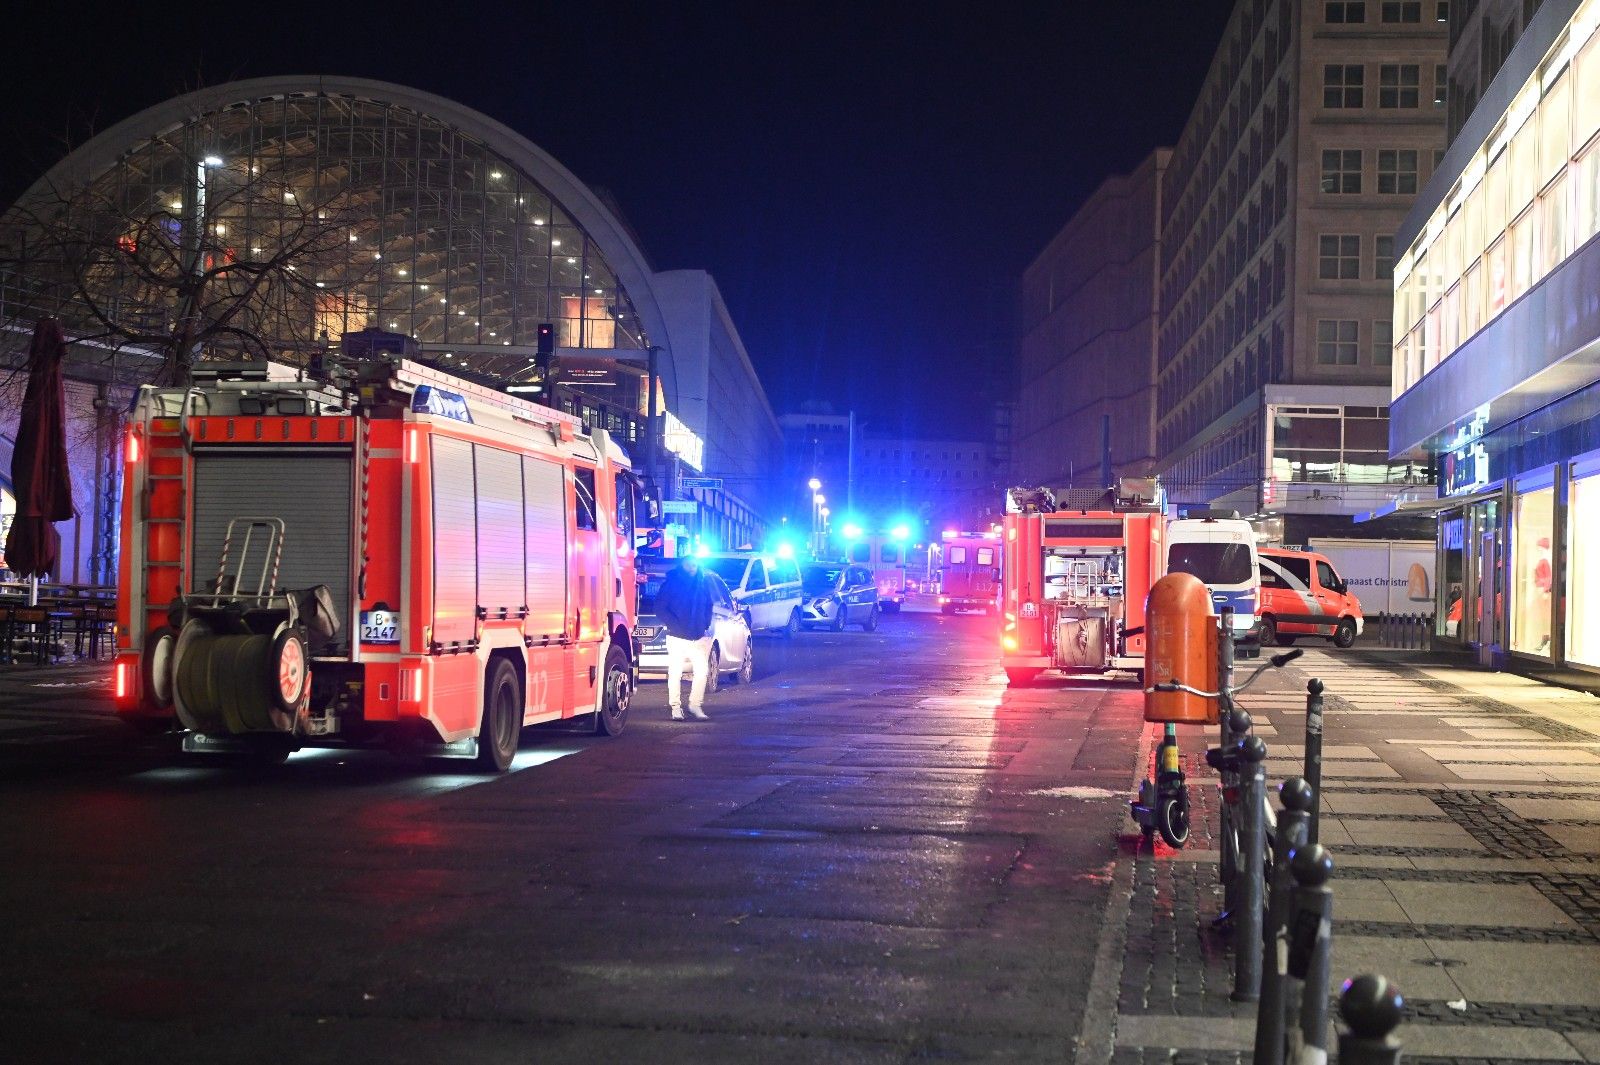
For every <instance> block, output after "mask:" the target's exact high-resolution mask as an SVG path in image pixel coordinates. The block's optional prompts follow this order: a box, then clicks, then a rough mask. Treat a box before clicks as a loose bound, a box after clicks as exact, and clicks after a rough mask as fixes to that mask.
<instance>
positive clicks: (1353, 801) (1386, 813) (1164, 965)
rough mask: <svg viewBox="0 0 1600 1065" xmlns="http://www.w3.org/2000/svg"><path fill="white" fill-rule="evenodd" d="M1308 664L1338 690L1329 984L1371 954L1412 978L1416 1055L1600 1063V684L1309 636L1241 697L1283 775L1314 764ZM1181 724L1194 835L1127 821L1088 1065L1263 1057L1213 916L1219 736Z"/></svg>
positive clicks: (1327, 811)
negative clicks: (1422, 659)
mask: <svg viewBox="0 0 1600 1065" xmlns="http://www.w3.org/2000/svg"><path fill="white" fill-rule="evenodd" d="M1247 665H1248V664H1247ZM1312 676H1317V677H1321V678H1322V679H1323V680H1324V681H1325V682H1326V684H1327V690H1328V698H1327V704H1326V713H1325V737H1324V748H1323V781H1324V796H1323V808H1322V809H1323V819H1322V828H1321V842H1322V843H1323V844H1324V845H1325V846H1328V847H1329V848H1330V849H1331V850H1332V852H1333V856H1334V861H1335V877H1334V881H1333V888H1334V954H1333V966H1332V970H1333V980H1334V985H1335V987H1337V985H1338V984H1339V983H1340V982H1342V981H1343V980H1344V979H1345V978H1346V977H1349V976H1354V975H1358V974H1360V973H1364V972H1376V973H1381V974H1383V975H1386V976H1388V977H1390V978H1391V979H1393V980H1394V981H1395V982H1396V983H1397V984H1398V985H1399V987H1400V988H1401V990H1402V992H1404V994H1405V996H1406V1000H1407V1017H1406V1021H1405V1023H1404V1024H1403V1025H1402V1026H1401V1028H1400V1031H1399V1035H1400V1036H1401V1038H1402V1041H1403V1043H1404V1046H1405V1056H1406V1059H1407V1060H1408V1061H1419V1060H1420V1061H1424V1062H1427V1061H1461V1062H1469V1061H1470V1062H1480V1061H1518V1062H1527V1061H1591V1062H1600V699H1595V698H1593V697H1591V696H1589V695H1586V694H1580V693H1575V692H1572V691H1568V690H1565V689H1560V688H1552V687H1549V686H1546V685H1542V684H1538V683H1535V682H1533V681H1529V680H1525V679H1522V678H1519V677H1514V676H1510V675H1507V674H1493V673H1481V672H1474V671H1468V670H1462V669H1453V668H1448V667H1440V666H1434V665H1427V666H1413V665H1411V664H1410V663H1408V662H1407V660H1406V656H1405V655H1404V654H1403V653H1395V652H1364V653H1354V654H1352V653H1344V654H1341V653H1338V652H1330V651H1326V650H1322V649H1316V648H1307V651H1306V654H1305V656H1304V657H1303V658H1301V659H1300V660H1299V661H1298V662H1296V663H1295V664H1294V665H1293V666H1291V667H1289V668H1287V669H1284V670H1278V671H1274V673H1273V674H1271V675H1269V676H1268V677H1263V678H1262V680H1261V682H1260V683H1258V684H1257V685H1255V686H1254V687H1253V688H1252V689H1251V691H1250V692H1248V693H1246V696H1245V697H1244V699H1243V700H1242V702H1243V703H1244V705H1245V708H1246V709H1248V710H1249V711H1250V712H1251V714H1252V715H1253V716H1254V718H1255V720H1256V722H1257V723H1258V724H1259V725H1261V727H1260V728H1259V729H1258V732H1259V734H1260V735H1261V736H1262V738H1263V739H1264V740H1266V742H1267V744H1268V747H1269V752H1270V754H1269V760H1268V763H1267V770H1268V784H1269V788H1271V789H1272V790H1273V791H1274V792H1275V790H1276V786H1277V784H1278V783H1280V782H1281V781H1282V780H1283V779H1284V778H1286V777H1289V776H1294V775H1297V774H1298V773H1299V772H1300V770H1301V762H1300V759H1301V757H1302V756H1303V748H1302V747H1301V746H1300V743H1301V742H1302V741H1303V735H1304V727H1305V709H1304V707H1305V682H1306V680H1307V679H1308V678H1310V677H1312ZM1158 730H1159V726H1149V727H1148V728H1147V734H1146V746H1145V750H1146V752H1148V750H1149V745H1150V743H1152V742H1153V741H1154V740H1153V738H1154V737H1155V736H1156V735H1158ZM1180 737H1181V742H1182V745H1183V749H1184V752H1185V756H1186V761H1187V768H1188V770H1189V772H1190V780H1191V794H1192V795H1193V796H1194V797H1195V798H1196V799H1198V800H1199V801H1198V804H1197V805H1198V808H1197V811H1196V815H1195V816H1196V825H1195V828H1194V832H1193V835H1192V838H1191V839H1190V842H1189V845H1188V847H1187V848H1185V849H1184V850H1183V851H1181V852H1177V853H1174V852H1172V851H1170V850H1168V849H1167V848H1165V847H1164V846H1162V845H1161V844H1159V843H1158V844H1157V850H1156V853H1155V854H1153V855H1152V854H1151V853H1149V852H1148V851H1143V852H1139V851H1138V837H1137V835H1136V834H1135V833H1134V831H1133V826H1132V823H1131V822H1129V823H1128V826H1127V828H1126V835H1125V836H1124V837H1123V850H1124V859H1123V861H1122V862H1121V863H1119V868H1118V870H1117V874H1116V875H1117V887H1118V889H1119V890H1118V891H1117V892H1116V893H1114V895H1113V899H1112V903H1111V907H1112V910H1111V915H1110V916H1111V920H1110V921H1109V922H1108V924H1107V927H1106V930H1105V931H1104V932H1103V933H1102V940H1101V950H1100V954H1099V961H1098V967H1097V972H1096V975H1095V983H1094V991H1093V992H1092V994H1091V997H1092V998H1093V997H1095V995H1096V994H1097V995H1098V997H1099V999H1100V1003H1101V1005H1102V1006H1103V1007H1104V1008H1105V1010H1106V1012H1107V1013H1108V1014H1111V1013H1112V1010H1111V1008H1110V1005H1111V1001H1112V999H1113V998H1114V999H1115V1010H1114V1023H1102V1024H1101V1025H1099V1026H1096V1025H1093V1024H1091V1025H1090V1026H1088V1027H1086V1029H1085V1036H1084V1041H1083V1043H1082V1044H1081V1045H1080V1048H1079V1054H1078V1061H1079V1063H1080V1065H1085V1063H1091V1062H1104V1061H1107V1060H1110V1061H1111V1062H1114V1063H1116V1065H1131V1063H1133V1062H1157V1061H1160V1062H1166V1061H1182V1062H1206V1063H1210V1062H1238V1061H1244V1060H1248V1059H1249V1057H1250V1051H1249V1047H1250V1045H1251V1042H1252V1040H1253V1033H1254V1023H1255V1022H1254V1017H1255V1007H1254V1005H1253V1004H1237V1003H1234V1002H1232V1001H1230V1000H1229V998H1228V992H1229V991H1230V990H1231V987H1232V960H1231V955H1230V953H1229V943H1228V941H1227V939H1226V938H1225V937H1224V936H1222V935H1220V934H1217V933H1215V932H1213V931H1212V930H1211V927H1210V922H1211V918H1213V917H1214V916H1215V915H1216V914H1217V913H1219V912H1220V911H1221V908H1222V905H1221V889H1220V886H1219V885H1218V883H1217V864H1216V863H1217V852H1216V850H1215V847H1214V844H1213V842H1212V841H1211V838H1210V832H1211V831H1212V830H1213V829H1214V827H1215V825H1216V809H1215V800H1216V787H1215V781H1216V777H1215V774H1213V773H1212V772H1211V771H1210V770H1208V769H1207V768H1206V767H1205V765H1204V762H1203V753H1204V748H1205V747H1206V746H1208V745H1212V744H1214V743H1215V733H1214V731H1211V732H1209V733H1208V734H1207V735H1205V736H1202V735H1201V732H1200V730H1198V729H1194V730H1180ZM1141 770H1142V766H1141ZM1141 775H1142V773H1141ZM1124 914H1125V919H1124Z"/></svg>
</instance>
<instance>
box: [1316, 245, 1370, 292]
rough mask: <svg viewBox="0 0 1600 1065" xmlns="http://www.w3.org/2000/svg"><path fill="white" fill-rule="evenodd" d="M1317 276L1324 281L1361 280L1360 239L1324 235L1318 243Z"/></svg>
mask: <svg viewBox="0 0 1600 1065" xmlns="http://www.w3.org/2000/svg"><path fill="white" fill-rule="evenodd" d="M1317 276H1318V277H1320V278H1322V279H1323V280H1324V281H1357V280H1360V278H1361V238H1360V237H1359V236H1357V235H1355V234H1324V235H1323V236H1322V237H1321V238H1320V240H1319V241H1318V269H1317Z"/></svg>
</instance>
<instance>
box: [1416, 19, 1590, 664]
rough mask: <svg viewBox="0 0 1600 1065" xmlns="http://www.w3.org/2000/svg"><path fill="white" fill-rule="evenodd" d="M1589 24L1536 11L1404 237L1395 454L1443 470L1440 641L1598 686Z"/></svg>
mask: <svg viewBox="0 0 1600 1065" xmlns="http://www.w3.org/2000/svg"><path fill="white" fill-rule="evenodd" d="M1597 31H1600V2H1597V0H1583V2H1581V3H1580V2H1579V0H1546V2H1545V3H1544V4H1543V5H1542V6H1541V7H1539V9H1538V11H1537V12H1536V13H1534V14H1533V15H1532V17H1531V18H1530V19H1529V20H1528V21H1527V24H1526V27H1525V28H1524V30H1523V32H1522V35H1521V37H1520V38H1519V39H1518V40H1517V41H1516V43H1515V45H1514V47H1512V48H1511V50H1510V53H1509V55H1508V56H1507V57H1506V58H1505V60H1504V64H1503V66H1501V67H1500V68H1499V70H1498V73H1496V74H1495V76H1494V78H1493V80H1492V81H1490V82H1489V83H1488V84H1487V85H1486V86H1485V88H1484V91H1483V94H1482V96H1481V98H1480V99H1479V101H1478V104H1477V107H1476V108H1475V109H1473V111H1472V112H1471V113H1470V114H1469V115H1467V116H1466V118H1465V121H1464V123H1463V125H1462V128H1461V130H1460V133H1459V134H1458V135H1457V137H1456V138H1455V140H1454V141H1453V142H1452V144H1451V146H1450V148H1449V150H1448V151H1447V152H1446V155H1445V159H1444V162H1443V164H1442V165H1441V167H1440V169H1439V171H1438V172H1437V173H1436V174H1435V176H1434V179H1433V180H1432V181H1431V182H1429V184H1428V186H1427V188H1425V189H1424V190H1423V193H1422V195H1421V197H1420V198H1419V200H1418V203H1417V206H1416V209H1415V210H1414V211H1413V212H1412V214H1411V215H1410V216H1409V217H1408V218H1407V220H1406V222H1405V225H1404V226H1403V227H1402V229H1401V230H1400V232H1399V234H1398V237H1397V239H1398V246H1399V247H1401V248H1403V249H1404V250H1403V252H1402V254H1401V255H1400V257H1399V258H1398V259H1397V260H1396V263H1395V302H1394V334H1395V337H1396V340H1395V354H1394V381H1393V393H1394V399H1393V401H1392V403H1391V405H1390V412H1391V421H1390V437H1389V445H1390V450H1391V452H1393V453H1396V454H1398V453H1402V452H1405V451H1409V450H1410V449H1412V448H1415V447H1418V446H1423V447H1426V448H1427V450H1428V452H1429V453H1430V454H1431V455H1432V456H1433V457H1434V460H1435V462H1436V463H1437V466H1438V469H1439V481H1440V485H1439V495H1440V498H1437V499H1418V500H1415V501H1412V502H1408V503H1405V504H1402V507H1404V508H1409V509H1415V510H1430V511H1435V512H1437V513H1438V514H1439V548H1438V550H1439V558H1438V569H1437V581H1436V583H1437V587H1438V604H1437V623H1436V624H1437V633H1438V637H1439V638H1440V639H1441V640H1442V641H1445V642H1448V643H1454V644H1457V645H1460V646H1461V647H1463V648H1468V649H1473V650H1475V651H1476V652H1477V653H1478V654H1479V656H1480V658H1481V659H1483V660H1484V661H1488V662H1494V663H1497V664H1510V665H1512V666H1515V667H1517V668H1521V669H1525V670H1526V671H1528V672H1534V673H1545V674H1562V675H1564V676H1563V679H1567V680H1569V681H1576V682H1578V683H1582V684H1586V685H1589V686H1595V687H1600V541H1596V539H1595V537H1594V535H1593V532H1592V530H1593V529H1594V528H1595V527H1596V525H1597V522H1600V417H1597V415H1600V241H1597V240H1596V239H1595V238H1596V236H1597V235H1600V32H1597Z"/></svg>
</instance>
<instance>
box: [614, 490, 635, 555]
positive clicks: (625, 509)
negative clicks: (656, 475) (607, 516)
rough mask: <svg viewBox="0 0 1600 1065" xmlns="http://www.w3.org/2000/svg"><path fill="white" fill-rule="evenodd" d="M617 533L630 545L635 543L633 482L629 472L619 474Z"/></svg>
mask: <svg viewBox="0 0 1600 1065" xmlns="http://www.w3.org/2000/svg"><path fill="white" fill-rule="evenodd" d="M616 484H617V535H618V536H620V537H622V542H623V543H625V544H627V545H628V546H629V547H632V546H634V545H633V529H634V510H633V508H634V502H633V482H632V481H631V480H629V479H628V476H627V474H623V473H619V474H617V481H616Z"/></svg>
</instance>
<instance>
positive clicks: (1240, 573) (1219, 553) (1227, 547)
mask: <svg viewBox="0 0 1600 1065" xmlns="http://www.w3.org/2000/svg"><path fill="white" fill-rule="evenodd" d="M1167 571H1168V572H1170V573H1192V574H1194V575H1195V576H1196V577H1199V578H1200V580H1201V581H1202V582H1204V583H1206V584H1243V583H1245V582H1246V581H1248V580H1249V579H1250V547H1249V545H1248V544H1238V543H1233V544H1220V543H1191V544H1172V545H1170V546H1169V547H1168V548H1167Z"/></svg>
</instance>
